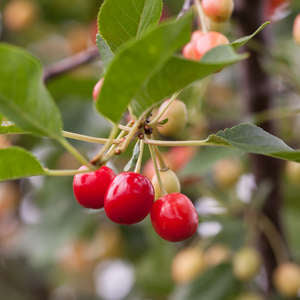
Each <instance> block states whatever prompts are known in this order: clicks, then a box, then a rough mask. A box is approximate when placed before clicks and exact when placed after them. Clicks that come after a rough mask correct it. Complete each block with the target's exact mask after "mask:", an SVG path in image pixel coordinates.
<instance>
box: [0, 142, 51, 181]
mask: <svg viewBox="0 0 300 300" xmlns="http://www.w3.org/2000/svg"><path fill="white" fill-rule="evenodd" d="M37 175H45V171H44V169H43V167H42V166H41V164H40V163H39V162H38V160H37V159H36V158H35V157H34V156H33V155H32V154H31V153H29V152H27V151H25V150H24V149H22V148H19V147H10V148H5V149H0V181H4V180H11V179H17V178H21V177H29V176H37Z"/></svg>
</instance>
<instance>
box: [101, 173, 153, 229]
mask: <svg viewBox="0 0 300 300" xmlns="http://www.w3.org/2000/svg"><path fill="white" fill-rule="evenodd" d="M153 201H154V189H153V186H152V184H151V182H150V180H149V179H148V178H147V177H145V176H143V175H141V174H138V173H133V172H124V173H121V174H119V175H117V176H116V177H115V178H114V180H113V181H112V183H111V184H110V186H109V188H108V190H107V193H106V196H105V200H104V209H105V212H106V215H107V216H108V217H109V218H110V219H111V220H112V221H114V222H116V223H119V224H125V225H130V224H135V223H138V222H140V221H142V220H143V219H144V218H145V217H146V216H147V215H148V214H149V212H150V209H151V207H152V204H153Z"/></svg>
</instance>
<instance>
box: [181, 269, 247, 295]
mask: <svg viewBox="0 0 300 300" xmlns="http://www.w3.org/2000/svg"><path fill="white" fill-rule="evenodd" d="M240 290H241V283H239V282H238V280H237V279H235V277H234V275H233V273H232V267H231V265H230V264H221V265H218V266H216V267H214V268H211V269H208V271H206V272H205V273H204V274H202V275H200V277H198V278H197V279H196V280H194V281H193V282H192V284H191V285H190V287H189V290H188V292H187V294H186V295H185V297H184V299H185V300H231V299H234V296H236V295H237V294H238V293H239V291H240Z"/></svg>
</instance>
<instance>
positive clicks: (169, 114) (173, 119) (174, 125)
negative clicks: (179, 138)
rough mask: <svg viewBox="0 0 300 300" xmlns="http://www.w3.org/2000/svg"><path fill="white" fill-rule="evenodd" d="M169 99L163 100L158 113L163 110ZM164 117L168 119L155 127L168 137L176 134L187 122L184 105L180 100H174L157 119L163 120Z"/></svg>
mask: <svg viewBox="0 0 300 300" xmlns="http://www.w3.org/2000/svg"><path fill="white" fill-rule="evenodd" d="M169 101H170V100H167V101H165V102H164V103H163V104H162V105H161V106H160V108H159V110H158V113H161V112H162V111H164V110H165V108H166V106H167V105H168V104H169ZM165 119H168V122H167V123H166V124H163V125H161V126H158V127H157V129H158V131H159V133H160V134H162V135H164V136H170V137H172V136H176V135H178V134H179V133H180V132H181V131H182V130H183V128H184V127H185V125H186V123H187V109H186V105H185V104H184V103H183V102H182V101H180V100H174V101H173V102H172V103H171V104H170V106H169V107H168V109H167V111H166V112H165V113H164V114H163V115H162V117H161V119H160V120H159V121H163V120H165Z"/></svg>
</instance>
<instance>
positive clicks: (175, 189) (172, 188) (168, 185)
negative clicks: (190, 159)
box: [152, 169, 180, 199]
mask: <svg viewBox="0 0 300 300" xmlns="http://www.w3.org/2000/svg"><path fill="white" fill-rule="evenodd" d="M159 174H160V178H161V181H162V184H163V186H164V188H165V190H166V192H167V193H168V194H172V193H179V192H180V182H179V179H178V177H177V175H176V174H175V172H173V171H172V170H170V169H168V170H166V171H160V172H159ZM152 184H153V187H154V191H155V199H158V198H160V197H161V196H162V193H161V190H160V186H159V182H158V179H157V177H156V175H154V176H153V178H152Z"/></svg>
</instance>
